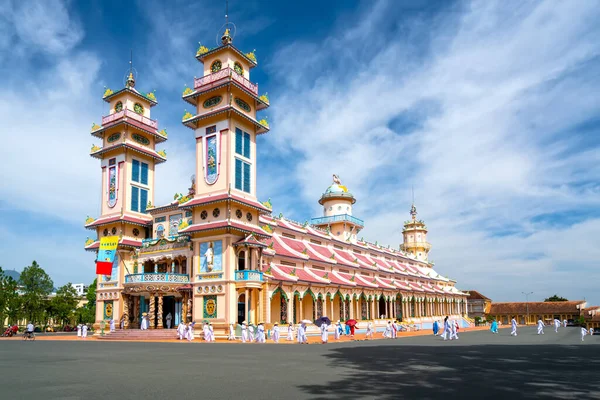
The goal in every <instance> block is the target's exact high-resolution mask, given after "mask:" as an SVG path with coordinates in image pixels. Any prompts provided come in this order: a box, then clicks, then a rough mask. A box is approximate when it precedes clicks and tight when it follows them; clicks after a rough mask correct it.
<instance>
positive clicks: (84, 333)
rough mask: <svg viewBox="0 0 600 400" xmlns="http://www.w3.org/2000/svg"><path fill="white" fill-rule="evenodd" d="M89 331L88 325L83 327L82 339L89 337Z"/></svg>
mask: <svg viewBox="0 0 600 400" xmlns="http://www.w3.org/2000/svg"><path fill="white" fill-rule="evenodd" d="M87 331H88V327H87V325H86V324H83V326H82V327H81V337H82V338H84V339H85V338H86V337H87Z"/></svg>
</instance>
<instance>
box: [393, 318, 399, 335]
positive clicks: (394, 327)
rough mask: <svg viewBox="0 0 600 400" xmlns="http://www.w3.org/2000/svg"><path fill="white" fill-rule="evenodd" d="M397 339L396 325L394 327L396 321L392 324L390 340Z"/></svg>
mask: <svg viewBox="0 0 600 400" xmlns="http://www.w3.org/2000/svg"><path fill="white" fill-rule="evenodd" d="M397 337H398V325H396V321H394V322H392V339H396V338H397Z"/></svg>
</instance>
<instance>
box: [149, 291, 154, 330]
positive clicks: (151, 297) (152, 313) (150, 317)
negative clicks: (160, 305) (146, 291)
mask: <svg viewBox="0 0 600 400" xmlns="http://www.w3.org/2000/svg"><path fill="white" fill-rule="evenodd" d="M154 301H155V300H154V293H150V309H149V310H148V322H149V325H150V329H154V317H155V306H154Z"/></svg>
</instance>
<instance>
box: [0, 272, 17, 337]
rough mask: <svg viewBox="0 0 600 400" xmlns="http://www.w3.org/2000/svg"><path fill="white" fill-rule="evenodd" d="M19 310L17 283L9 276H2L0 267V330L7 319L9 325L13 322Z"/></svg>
mask: <svg viewBox="0 0 600 400" xmlns="http://www.w3.org/2000/svg"><path fill="white" fill-rule="evenodd" d="M20 310H21V302H20V301H19V294H18V293H17V282H16V281H15V280H14V279H13V278H11V277H10V276H7V275H4V272H3V271H2V267H0V328H1V329H3V324H4V320H5V319H6V318H7V317H8V323H9V324H10V323H11V322H13V321H15V320H16V319H17V318H18V316H19V312H20ZM15 317H16V318H15Z"/></svg>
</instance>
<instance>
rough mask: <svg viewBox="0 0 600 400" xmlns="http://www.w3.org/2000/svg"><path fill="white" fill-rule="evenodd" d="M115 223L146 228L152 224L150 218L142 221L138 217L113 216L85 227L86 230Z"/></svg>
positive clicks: (99, 219)
mask: <svg viewBox="0 0 600 400" xmlns="http://www.w3.org/2000/svg"><path fill="white" fill-rule="evenodd" d="M115 222H129V223H132V224H136V225H142V226H146V225H149V224H151V223H152V217H148V219H143V218H139V217H133V216H130V215H115V216H112V217H105V218H98V219H97V220H95V221H94V222H92V223H90V224H88V225H86V226H85V227H86V228H87V229H94V228H97V227H99V226H102V225H108V224H112V223H115Z"/></svg>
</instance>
